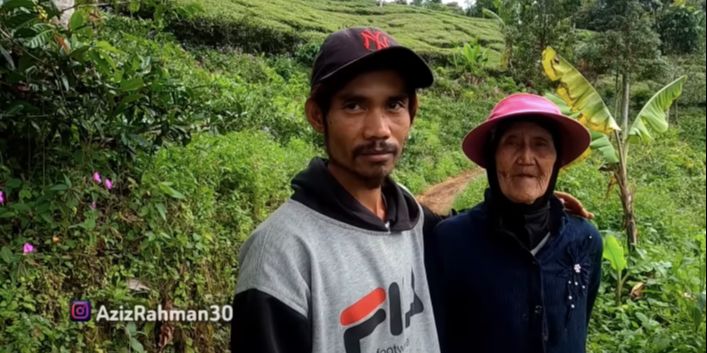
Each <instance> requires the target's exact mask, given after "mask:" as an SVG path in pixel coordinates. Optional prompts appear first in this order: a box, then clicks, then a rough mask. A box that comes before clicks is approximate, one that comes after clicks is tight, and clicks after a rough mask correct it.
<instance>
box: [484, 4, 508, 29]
mask: <svg viewBox="0 0 707 353" xmlns="http://www.w3.org/2000/svg"><path fill="white" fill-rule="evenodd" d="M481 13H482V14H483V15H484V17H486V18H491V19H494V20H496V22H498V24H499V25H501V26H504V25H505V24H506V22H505V21H503V19H502V18H501V16H499V15H498V14H497V13H495V12H493V11H491V10H489V9H487V8H482V9H481Z"/></svg>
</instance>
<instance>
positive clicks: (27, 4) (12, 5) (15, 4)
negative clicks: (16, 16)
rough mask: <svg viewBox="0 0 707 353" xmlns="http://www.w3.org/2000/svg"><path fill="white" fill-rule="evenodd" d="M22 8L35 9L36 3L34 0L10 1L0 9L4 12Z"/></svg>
mask: <svg viewBox="0 0 707 353" xmlns="http://www.w3.org/2000/svg"><path fill="white" fill-rule="evenodd" d="M20 7H24V8H26V9H28V10H31V9H32V8H33V7H34V3H33V2H32V0H10V1H7V2H6V3H4V4H3V5H2V6H1V7H0V9H1V10H3V11H10V10H14V9H16V8H20Z"/></svg>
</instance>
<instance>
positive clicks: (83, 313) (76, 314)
mask: <svg viewBox="0 0 707 353" xmlns="http://www.w3.org/2000/svg"><path fill="white" fill-rule="evenodd" d="M70 314H71V320H73V321H88V320H90V319H91V303H90V302H89V301H87V300H74V301H72V302H71V311H70Z"/></svg>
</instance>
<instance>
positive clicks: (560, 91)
mask: <svg viewBox="0 0 707 353" xmlns="http://www.w3.org/2000/svg"><path fill="white" fill-rule="evenodd" d="M542 64H543V69H544V71H545V75H546V76H547V77H548V78H549V79H550V81H552V82H556V83H557V88H556V92H557V95H558V96H559V97H560V98H562V100H563V101H564V102H565V103H567V105H569V106H570V108H572V111H573V112H579V113H581V114H580V116H579V117H578V118H577V120H578V121H579V122H580V123H582V125H584V126H586V127H587V128H588V129H589V130H594V131H599V132H603V133H609V132H612V131H614V130H621V129H620V128H619V125H618V124H617V123H616V120H614V117H613V116H612V115H611V112H610V111H609V108H608V107H607V106H606V103H604V100H602V98H601V96H600V95H599V93H598V92H597V90H596V89H595V88H594V87H593V86H592V84H591V83H589V81H588V80H587V79H586V78H584V76H582V74H581V73H580V72H579V71H577V69H575V68H574V66H572V65H571V64H570V63H569V62H567V61H566V60H565V59H563V58H562V57H561V56H560V55H558V54H557V52H555V50H554V49H552V48H551V47H547V48H545V50H543V56H542Z"/></svg>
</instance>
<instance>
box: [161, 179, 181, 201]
mask: <svg viewBox="0 0 707 353" xmlns="http://www.w3.org/2000/svg"><path fill="white" fill-rule="evenodd" d="M158 186H159V188H160V190H161V191H162V192H163V193H164V194H165V195H167V196H170V197H173V198H175V199H178V200H181V199H183V198H184V194H182V193H181V192H179V191H177V190H174V188H172V183H170V182H166V181H163V182H160V183H159V184H158Z"/></svg>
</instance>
